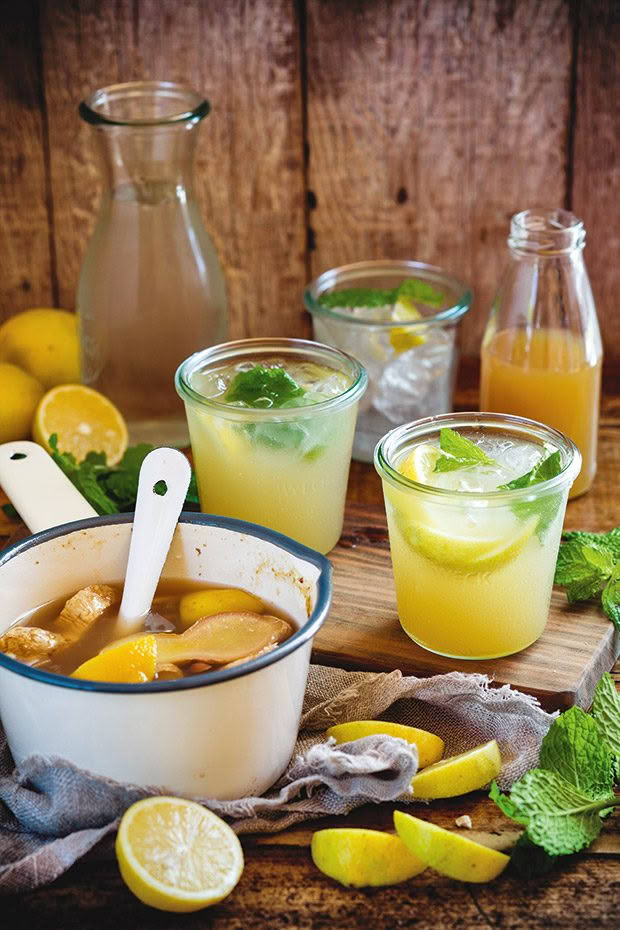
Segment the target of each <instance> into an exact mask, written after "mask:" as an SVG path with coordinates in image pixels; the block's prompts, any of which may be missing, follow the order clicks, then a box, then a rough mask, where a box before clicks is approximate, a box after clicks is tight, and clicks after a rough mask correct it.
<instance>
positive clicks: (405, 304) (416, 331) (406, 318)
mask: <svg viewBox="0 0 620 930" xmlns="http://www.w3.org/2000/svg"><path fill="white" fill-rule="evenodd" d="M392 319H393V320H395V321H396V322H397V323H412V322H414V321H415V320H421V319H423V317H422V314H421V313H420V311H419V310H418V308H417V307H416V305H415V304H414V302H413V299H412V298H411V297H408V296H407V295H406V294H401V296H400V297H399V298H398V299H397V300H396V302H395V303H394V308H393V310H392ZM425 330H426V327H424V326H395V327H394V328H393V329H391V330H390V344H391V346H392V348H393V349H394V351H395V352H396V354H397V355H400V353H401V352H406V351H407V349H412V348H413V347H414V346H419V345H422V343H424V342H426V339H427V337H426V335H425Z"/></svg>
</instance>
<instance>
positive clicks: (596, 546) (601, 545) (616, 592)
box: [554, 527, 620, 632]
mask: <svg viewBox="0 0 620 930" xmlns="http://www.w3.org/2000/svg"><path fill="white" fill-rule="evenodd" d="M619 530H620V528H618V527H616V529H614V530H610V531H609V532H608V533H581V532H572V533H565V534H564V536H563V537H562V542H561V543H560V549H559V552H558V560H557V564H556V568H555V579H554V581H555V584H557V585H561V586H562V587H565V588H566V596H567V598H568V601H569V603H571V604H572V603H574V602H576V601H588V600H591V599H592V598H597V597H599V596H600V598H601V606H602V608H603V610H604V611H605V613H606V614H607V616H608V617H609V619H610V620H611V621H612V623H613V624H614V626H615V627H616V629H617V630H618V631H619V632H620V554H619V547H618V541H619V539H620V536H619Z"/></svg>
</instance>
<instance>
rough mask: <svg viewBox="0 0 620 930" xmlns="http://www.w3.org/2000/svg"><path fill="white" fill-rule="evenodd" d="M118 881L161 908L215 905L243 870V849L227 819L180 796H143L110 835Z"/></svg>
mask: <svg viewBox="0 0 620 930" xmlns="http://www.w3.org/2000/svg"><path fill="white" fill-rule="evenodd" d="M116 856H117V859H118V864H119V868H120V871H121V875H122V876H123V880H124V881H125V884H126V885H127V886H128V888H129V889H130V890H131V891H133V893H134V894H135V895H136V897H137V898H139V899H140V900H141V901H142V902H143V903H144V904H148V905H149V906H150V907H156V908H158V909H159V910H162V911H177V912H188V911H197V910H200V908H203V907H208V906H209V905H210V904H216V903H217V902H218V901H221V900H222V898H225V897H226V896H227V895H229V894H230V892H231V891H232V890H233V888H234V887H235V885H236V884H237V882H238V881H239V879H240V877H241V873H242V871H243V851H242V849H241V844H240V842H239V840H238V839H237V837H236V835H235V834H234V833H233V831H232V830H231V829H230V827H229V826H228V824H227V823H224V821H223V820H221V818H220V817H218V816H217V815H216V814H214V813H212V812H211V811H209V810H207V809H206V808H205V807H202V806H201V805H200V804H197V803H196V802H195V801H187V800H185V799H183V798H172V797H156V798H146V799H145V800H143V801H137V802H136V803H135V804H132V805H131V807H130V808H128V810H127V811H126V812H125V814H124V815H123V818H122V820H121V823H120V826H119V828H118V836H117V837H116Z"/></svg>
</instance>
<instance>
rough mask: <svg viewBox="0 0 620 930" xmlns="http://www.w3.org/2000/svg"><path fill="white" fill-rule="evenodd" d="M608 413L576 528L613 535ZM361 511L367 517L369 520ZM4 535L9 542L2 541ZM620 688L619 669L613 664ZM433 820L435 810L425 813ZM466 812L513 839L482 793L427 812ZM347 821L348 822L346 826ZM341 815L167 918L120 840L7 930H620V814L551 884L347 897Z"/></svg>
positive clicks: (451, 815)
mask: <svg viewBox="0 0 620 930" xmlns="http://www.w3.org/2000/svg"><path fill="white" fill-rule="evenodd" d="M608 387H611V388H612V391H613V393H608V394H607V395H606V396H605V399H604V402H603V409H602V418H601V429H600V444H599V472H598V475H597V478H596V482H595V484H594V487H593V489H592V490H591V491H590V493H589V494H587V495H586V496H584V497H583V498H581V499H579V500H577V501H574V502H571V503H570V504H569V507H568V512H567V519H566V525H567V527H568V528H573V529H576V528H584V529H585V528H588V529H593V530H603V529H608V528H609V527H611V526H615V525H618V524H620V508H619V499H618V494H617V476H618V474H619V473H620V442H619V439H620V385H618V384H610V385H608ZM475 404H476V395H475V393H474V389H473V388H472V389H471V390H466V391H464V392H461V394H460V396H459V406H460V407H461V408H468V409H473V408H475ZM349 503H350V504H351V505H354V506H351V508H350V513H354V514H355V519H352V518H351V516H350V515H349V516H348V517H347V522H346V525H345V531H344V534H343V541H344V542H345V543H346V544H347V545H351V540H355V538H356V536H358V535H359V534H360V532H362V533H363V528H364V527H368V526H372V525H376V522H377V519H381V517H380V515H381V513H382V507H383V505H382V500H381V490H380V485H379V480H378V478H377V476H376V474H375V472H374V470H373V469H372V468H371V467H370V466H364V465H360V464H357V463H354V464H353V466H352V469H351V479H350V483H349ZM360 514H365V515H366V519H364V522H363V523H360ZM21 532H23V527H20V526H19V525H8V524H5V525H4V528H2V527H1V526H0V536H4V542H6V541H7V539H9V538H10V537H11V536H15V535H18V534H20V533H21ZM2 542H3V540H2V539H1V538H0V545H1V544H2ZM614 677H615V679H616V682H620V662H618V663H617V664H616V666H615V668H614ZM393 808H394V805H391V804H386V805H381V806H373V805H370V806H367V807H365V808H362V809H360V810H359V811H356V812H355V813H354V814H352V815H350V816H349V817H348V818H347V819H346V823H347V824H348V825H352V826H366V827H374V828H381V829H390V827H391V817H392V810H393ZM422 814H423V816H426V815H427V810H426V809H424V811H423V812H422ZM461 814H469V815H470V816H471V818H472V821H473V824H474V829H475V830H476V831H481V832H484V833H486V834H491V836H492V839H493V841H494V842H495V843H496V845H498V846H499V847H500V848H501V847H502V846H505V845H506V844H507V843H509V842H510V840H511V838H514V831H513V829H512V827H513V825H511V824H510V823H509V822H508V821H507V820H506V819H505V818H504V817H503V815H502V814H501V813H500V812H499V810H498V809H497V808H496V807H495V805H494V804H493V803H492V802H490V801H489V800H488V798H487V797H486V796H485V795H484V794H483V793H476V794H472V795H468V796H466V797H463V798H457V799H455V800H452V801H443V802H434V803H433V805H432V806H431V807H429V808H428V816H429V817H431V816H432V819H433V821H434V822H435V823H438V824H440V825H442V826H445V827H453V825H454V820H455V818H456V817H458V816H459V815H461ZM343 820H344V819H342V821H341V822H343ZM336 822H337V821H336V819H335V818H330V819H329V820H323V821H317V822H315V823H308V824H304V825H303V826H302V827H299V828H294V829H291V830H288V831H285V832H283V833H280V834H278V835H274V836H269V837H252V838H250V837H246V838H243V847H244V853H245V861H246V866H245V871H244V873H243V876H242V878H241V881H240V882H239V884H238V886H237V888H236V889H235V891H234V892H233V894H232V895H231V896H230V897H229V898H228V899H227V900H226V901H224V902H223V903H222V904H220V905H218V906H216V907H213V908H211V909H209V910H206V911H203V912H198V913H197V914H194V915H174V914H165V913H161V912H157V911H154V910H150V909H148V908H146V907H144V906H143V905H142V904H141V903H140V902H139V901H138V900H137V899H136V898H134V897H133V895H132V894H131V893H130V892H129V891H128V890H127V889H126V887H125V885H124V884H123V882H122V880H121V878H120V875H119V872H118V868H117V865H116V859H115V856H114V850H113V840H108V841H105V842H103V843H101V844H100V845H99V846H98V847H97V848H96V849H95V850H93V852H92V853H91V854H89V855H88V856H86V857H85V858H84V859H83V860H81V861H80V862H78V863H77V864H76V865H74V866H73V867H72V868H71V869H70V870H69V871H68V872H67V873H66V874H65V875H64V876H62V877H61V878H60V879H58V880H57V881H56V882H54V883H53V885H51V886H49V887H47V888H43V889H41V890H39V891H36V892H32V893H30V894H24V895H19V896H15V897H9V898H4V899H3V900H2V904H1V906H0V914H1V915H2V919H1V921H0V926H2V928H7V930H12V928H21V927H28V930H38V928H45V930H55V928H62V930H70V928H73V927H79V928H88V930H98V928H104V927H105V928H108V927H109V926H110V924H111V922H112V921H113V922H114V923H116V924H117V925H118V926H122V927H128V926H131V927H132V928H133V930H141V928H151V927H153V928H154V927H158V928H174V927H185V928H190V927H192V928H193V927H202V928H207V927H209V928H213V930H220V928H221V930H224V928H226V930H236V928H239V930H249V928H259V927H270V928H276V927H288V928H320V927H330V928H335V927H337V928H356V927H359V928H362V927H363V928H364V930H368V928H375V927H386V928H391V927H413V926H415V927H416V928H417V930H426V928H429V930H430V928H432V930H437V928H452V927H459V928H483V927H502V928H514V930H532V928H538V927H540V928H542V927H545V928H553V927H558V928H562V930H573V928H574V930H584V928H591V927H609V928H612V927H613V928H618V927H619V926H620V916H619V912H618V900H619V898H618V895H619V892H620V814H619V813H618V812H616V813H615V815H613V816H612V817H610V818H609V819H608V820H607V821H606V823H605V829H604V832H603V835H602V837H601V838H600V839H599V840H598V841H597V843H596V844H594V846H592V847H591V848H590V849H589V850H588V852H587V853H585V854H582V855H579V856H574V857H567V858H566V859H564V860H562V861H561V862H560V864H559V865H558V866H557V867H556V868H555V870H554V871H553V872H552V873H551V874H550V875H547V876H545V877H543V878H537V879H532V880H529V881H524V880H523V879H520V878H518V877H516V876H513V875H511V874H504V875H503V876H501V877H500V878H499V879H498V880H497V881H496V882H493V883H492V884H490V885H470V884H459V883H458V882H453V881H451V880H449V879H445V878H442V877H441V876H440V875H438V874H436V873H433V872H431V871H426V872H423V873H422V874H421V875H420V876H418V877H417V878H415V879H412V880H411V881H409V882H405V883H404V884H401V885H396V886H394V887H391V888H384V889H374V890H348V889H345V888H342V887H341V886H340V885H338V884H336V883H335V882H333V881H331V880H330V879H328V878H326V877H325V876H323V875H322V874H321V873H320V872H319V871H318V870H317V869H316V868H315V867H314V865H313V863H312V861H311V858H310V853H309V842H310V839H311V836H312V831H313V830H314V829H316V828H317V827H318V826H326V825H334V824H335V823H336Z"/></svg>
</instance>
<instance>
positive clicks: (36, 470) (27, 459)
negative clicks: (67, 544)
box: [0, 440, 97, 533]
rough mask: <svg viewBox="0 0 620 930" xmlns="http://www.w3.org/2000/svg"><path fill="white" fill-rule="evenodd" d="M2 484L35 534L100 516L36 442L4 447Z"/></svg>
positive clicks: (0, 447) (1, 448)
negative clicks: (53, 527) (64, 524)
mask: <svg viewBox="0 0 620 930" xmlns="http://www.w3.org/2000/svg"><path fill="white" fill-rule="evenodd" d="M0 485H2V488H3V490H4V493H5V494H6V496H7V497H8V498H9V500H10V501H11V502H12V504H13V506H14V507H15V509H16V510H17V511H19V515H20V517H21V518H22V520H23V521H24V523H25V524H26V526H27V527H28V529H29V530H30V532H31V533H39V532H40V531H41V530H47V529H49V528H50V527H52V526H60V525H61V524H62V523H71V522H73V521H74V520H86V519H88V517H96V516H97V511H96V510H94V509H93V508H92V507H91V506H90V504H89V503H88V501H87V500H86V499H85V498H84V497H82V495H81V494H80V492H79V491H78V489H77V488H76V487H74V486H73V485H72V484H71V482H70V481H69V479H68V478H67V476H66V475H65V474H64V472H62V471H61V470H60V468H59V467H58V465H57V464H56V463H55V462H54V460H53V459H52V457H51V456H50V455H48V453H47V452H46V451H45V449H44V448H43V447H42V446H39V445H37V443H36V442H28V441H26V440H18V441H15V442H5V443H3V444H2V445H0Z"/></svg>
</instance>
